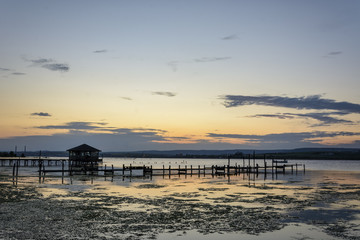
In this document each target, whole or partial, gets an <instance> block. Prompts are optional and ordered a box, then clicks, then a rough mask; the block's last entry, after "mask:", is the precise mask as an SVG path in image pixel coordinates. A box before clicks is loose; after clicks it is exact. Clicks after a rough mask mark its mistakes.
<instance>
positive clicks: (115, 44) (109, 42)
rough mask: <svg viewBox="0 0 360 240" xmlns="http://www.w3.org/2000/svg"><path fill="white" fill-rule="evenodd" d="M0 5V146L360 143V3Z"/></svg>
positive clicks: (22, 1)
mask: <svg viewBox="0 0 360 240" xmlns="http://www.w3.org/2000/svg"><path fill="white" fill-rule="evenodd" d="M0 4H1V8H0V31H1V34H0V109H1V115H0V116H1V117H0V151H9V150H13V149H14V148H15V146H17V149H18V150H21V149H23V148H24V147H25V146H26V149H27V150H28V151H38V150H59V151H63V150H66V149H68V148H71V147H74V146H77V145H80V144H82V143H87V144H89V145H92V146H94V147H96V148H98V149H101V150H103V151H134V150H175V149H199V150H203V149H214V150H217V149H219V150H220V149H291V148H302V147H351V148H360V128H359V126H360V92H359V89H360V81H359V80H360V79H359V78H360V65H359V63H360V1H358V0H316V1H314V0H302V1H298V0H296V1H295V0H194V1H193V0H192V1H190V0H184V1H168V0H118V1H110V0H103V1H100V0H97V1H92V0H77V1H70V0H63V1H47V0H44V1H40V0H31V1H27V0H0Z"/></svg>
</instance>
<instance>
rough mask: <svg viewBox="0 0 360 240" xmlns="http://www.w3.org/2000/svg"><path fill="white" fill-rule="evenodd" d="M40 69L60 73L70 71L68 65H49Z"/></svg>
mask: <svg viewBox="0 0 360 240" xmlns="http://www.w3.org/2000/svg"><path fill="white" fill-rule="evenodd" d="M42 67H43V68H46V69H48V70H51V71H60V72H67V71H69V69H70V67H69V65H67V64H64V63H49V64H44V65H42Z"/></svg>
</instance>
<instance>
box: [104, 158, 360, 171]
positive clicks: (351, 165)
mask: <svg viewBox="0 0 360 240" xmlns="http://www.w3.org/2000/svg"><path fill="white" fill-rule="evenodd" d="M266 162H267V166H271V160H266ZM248 163H249V161H248V160H245V165H247V164H248ZM296 163H298V164H305V167H306V169H307V170H338V171H360V160H288V164H296ZM105 164H107V165H108V166H110V165H112V164H113V165H114V167H119V168H121V167H122V165H123V164H125V165H127V166H128V165H129V164H132V165H134V166H139V165H147V166H148V165H153V167H162V166H163V165H164V166H165V168H167V167H168V166H169V165H171V167H178V166H179V165H180V166H182V167H183V166H185V165H187V166H188V167H189V166H190V165H193V167H197V166H198V165H200V166H203V165H205V166H209V167H210V166H211V165H219V166H221V165H228V160H227V159H187V158H170V159H169V158H104V165H105ZM235 164H237V165H240V166H243V164H244V161H243V160H242V159H231V160H230V165H232V166H233V165H235ZM250 164H251V165H253V160H251V161H250ZM255 164H259V166H264V160H255Z"/></svg>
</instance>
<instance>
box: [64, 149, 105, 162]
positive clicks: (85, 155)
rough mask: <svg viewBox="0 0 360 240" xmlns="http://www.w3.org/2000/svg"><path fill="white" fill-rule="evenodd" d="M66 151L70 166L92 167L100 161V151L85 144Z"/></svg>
mask: <svg viewBox="0 0 360 240" xmlns="http://www.w3.org/2000/svg"><path fill="white" fill-rule="evenodd" d="M66 151H68V152H69V162H70V163H71V165H90V164H91V165H93V164H97V163H98V162H101V161H102V159H100V158H99V157H100V152H101V150H99V149H96V148H94V147H92V146H89V145H87V144H82V145H79V146H77V147H74V148H70V149H68V150H66Z"/></svg>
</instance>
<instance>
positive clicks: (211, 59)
mask: <svg viewBox="0 0 360 240" xmlns="http://www.w3.org/2000/svg"><path fill="white" fill-rule="evenodd" d="M229 59H231V57H202V58H197V59H194V61H195V62H201V63H204V62H217V61H225V60H229Z"/></svg>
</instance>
